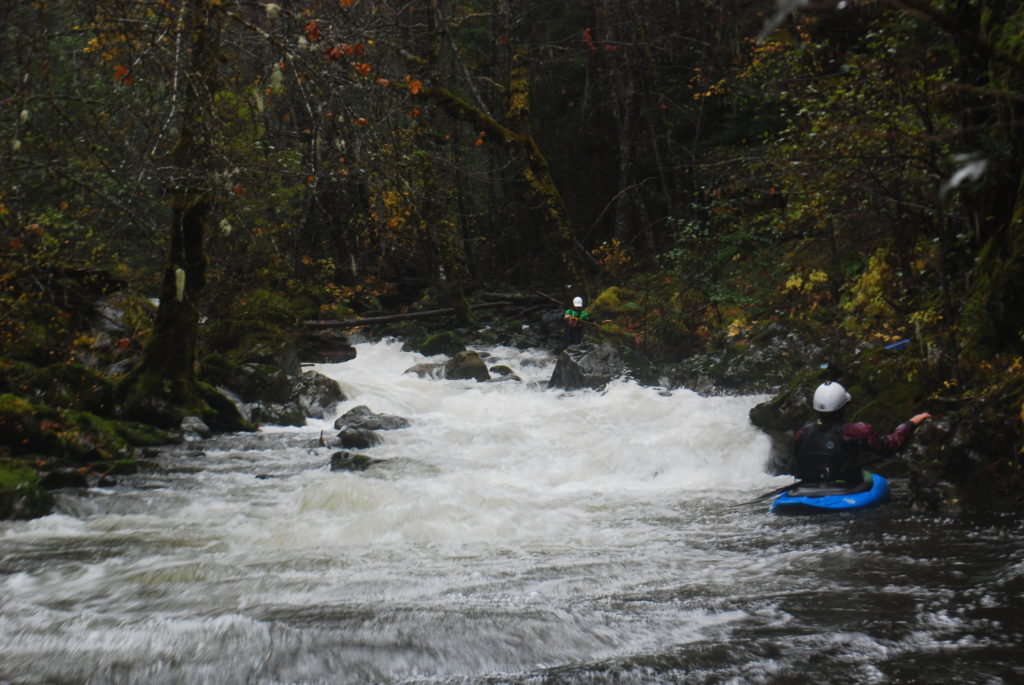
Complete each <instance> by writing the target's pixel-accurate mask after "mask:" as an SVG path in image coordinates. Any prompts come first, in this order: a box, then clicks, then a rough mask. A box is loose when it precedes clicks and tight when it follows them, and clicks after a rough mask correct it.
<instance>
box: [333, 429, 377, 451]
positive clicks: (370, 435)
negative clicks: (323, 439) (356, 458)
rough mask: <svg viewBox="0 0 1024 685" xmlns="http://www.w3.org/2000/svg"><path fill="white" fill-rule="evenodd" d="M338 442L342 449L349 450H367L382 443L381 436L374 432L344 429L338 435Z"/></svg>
mask: <svg viewBox="0 0 1024 685" xmlns="http://www.w3.org/2000/svg"><path fill="white" fill-rule="evenodd" d="M338 440H339V441H340V444H341V446H342V447H345V448H347V449H366V448H367V447H373V446H374V445H379V444H380V443H381V438H380V436H379V435H377V434H376V433H374V432H373V431H368V430H356V429H354V428H348V427H346V428H343V429H342V430H341V432H340V433H338Z"/></svg>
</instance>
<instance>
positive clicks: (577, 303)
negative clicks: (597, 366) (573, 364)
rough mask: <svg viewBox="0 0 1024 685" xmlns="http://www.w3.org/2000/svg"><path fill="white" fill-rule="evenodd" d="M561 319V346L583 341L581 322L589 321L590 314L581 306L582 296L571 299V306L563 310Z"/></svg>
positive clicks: (569, 345) (577, 343)
mask: <svg viewBox="0 0 1024 685" xmlns="http://www.w3.org/2000/svg"><path fill="white" fill-rule="evenodd" d="M562 321H563V323H564V330H563V332H562V345H563V347H571V346H572V345H579V344H580V343H581V342H583V322H584V321H590V314H589V313H588V312H587V310H585V309H584V308H583V298H582V297H579V296H576V297H574V298H573V299H572V306H571V307H569V308H568V309H566V310H565V314H564V315H563V316H562Z"/></svg>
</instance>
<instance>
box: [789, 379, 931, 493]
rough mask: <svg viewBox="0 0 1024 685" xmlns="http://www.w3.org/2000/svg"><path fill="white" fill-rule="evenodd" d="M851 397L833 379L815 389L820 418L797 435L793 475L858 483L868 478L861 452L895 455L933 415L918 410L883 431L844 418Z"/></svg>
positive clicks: (818, 480)
mask: <svg viewBox="0 0 1024 685" xmlns="http://www.w3.org/2000/svg"><path fill="white" fill-rule="evenodd" d="M850 399H851V398H850V393H848V392H846V388H844V387H843V386H842V385H840V384H839V383H835V382H833V381H827V382H825V383H822V384H821V385H819V386H818V388H817V389H816V390H815V391H814V398H813V405H814V411H815V413H816V414H817V419H816V420H815V421H812V422H811V423H808V424H807V425H805V426H803V427H802V428H800V429H799V430H797V432H796V434H795V436H794V438H795V440H796V442H795V445H794V449H793V463H794V465H793V474H792V475H794V476H796V477H797V478H799V479H800V480H801V481H802V482H804V483H834V484H837V485H846V486H852V485H857V484H859V483H861V482H863V480H864V477H863V468H862V467H863V466H864V465H865V464H862V463H860V461H859V459H858V455H859V454H860V453H861V452H864V451H867V452H871V453H873V454H875V455H877V456H878V457H888V456H892V455H894V454H896V453H897V452H899V451H900V449H902V448H903V446H904V445H905V444H906V443H907V441H908V440H910V436H911V435H913V434H914V430H915V429H916V428H917V426H918V425H919V424H920V423H921V422H922V421H925V420H927V419H930V418H931V417H932V415H931V414H929V413H928V412H923V413H921V414H917V415H915V416H913V417H911V418H910V420H908V421H904V422H903V423H901V424H900V425H898V426H897V427H896V430H894V431H893V432H892V433H891V434H889V435H879V434H878V432H877V431H876V430H875V428H874V426H872V425H871V424H869V423H863V422H858V423H846V422H845V421H844V420H843V418H844V414H845V408H846V405H847V403H849V401H850ZM876 461H877V460H876Z"/></svg>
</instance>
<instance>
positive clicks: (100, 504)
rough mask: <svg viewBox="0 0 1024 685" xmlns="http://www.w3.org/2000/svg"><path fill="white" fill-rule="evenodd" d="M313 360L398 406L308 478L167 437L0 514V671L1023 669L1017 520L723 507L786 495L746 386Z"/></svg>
mask: <svg viewBox="0 0 1024 685" xmlns="http://www.w3.org/2000/svg"><path fill="white" fill-rule="evenodd" d="M490 352H491V354H492V355H493V357H492V358H491V361H492V362H494V363H502V364H506V365H508V366H510V367H512V368H513V370H514V371H515V372H516V373H517V374H518V375H520V376H521V377H522V378H523V382H522V383H516V382H502V383H489V384H480V383H475V382H473V381H450V380H435V379H429V378H421V377H419V376H417V375H414V374H404V373H403V372H404V371H405V370H406V369H408V368H409V367H411V366H413V365H414V364H416V363H418V362H421V361H424V359H423V358H422V357H420V356H419V355H416V354H413V353H408V352H403V351H402V349H401V345H400V344H398V343H394V342H384V343H366V344H362V345H359V346H358V356H357V358H356V359H355V360H353V361H350V362H347V363H345V364H336V365H323V366H320V367H318V370H320V371H321V372H322V373H324V374H325V375H328V376H331V377H333V378H335V379H337V380H338V381H339V382H340V383H341V384H342V387H343V388H344V390H345V392H346V395H347V396H348V399H347V400H346V402H344V403H343V404H342V405H341V406H339V408H338V414H339V415H340V414H341V413H343V412H344V411H346V410H347V409H350V408H352V407H353V406H356V405H366V406H368V407H370V408H371V409H372V410H373V411H375V412H384V413H390V414H398V415H401V416H404V417H407V418H408V419H409V420H410V421H411V426H410V427H408V428H405V429H401V430H395V431H388V432H386V433H382V437H383V438H384V442H383V443H382V444H381V445H378V446H376V447H373V448H371V449H369V450H366V453H367V454H369V455H370V456H372V457H374V458H377V459H382V460H385V461H384V463H381V464H378V465H375V466H373V467H372V468H370V469H369V470H367V471H365V472H362V473H348V472H331V471H330V470H329V466H328V463H329V461H330V455H331V453H332V452H334V451H336V450H334V449H331V448H329V447H321V446H318V441H317V438H318V436H319V434H320V432H321V431H324V432H325V433H329V432H331V431H332V430H333V428H332V423H333V422H332V421H311V422H310V424H309V425H308V426H306V427H305V428H301V429H285V428H268V429H264V430H263V431H261V432H260V433H257V434H254V435H233V436H221V437H218V438H214V439H211V440H207V441H204V442H202V443H198V444H192V445H188V446H182V447H175V448H173V449H168V450H166V452H165V453H163V454H162V456H161V457H160V459H159V461H160V464H161V466H162V468H161V469H159V470H157V471H155V472H152V473H146V474H141V475H138V476H132V477H128V478H124V479H122V481H121V482H120V483H119V484H118V485H117V486H115V487H110V488H107V489H94V490H91V491H88V492H66V493H62V494H61V495H60V504H59V512H60V513H57V514H54V515H51V516H47V517H45V518H42V519H37V520H33V521H27V522H2V523H0V572H2V574H3V575H2V579H0V580H2V586H0V587H2V592H0V643H2V644H3V645H4V647H3V649H2V650H0V681H3V682H16V683H43V682H45V683H72V682H74V683H147V684H150V683H222V684H234V683H268V684H269V683H525V682H531V683H577V682H586V683H612V682H614V683H632V682H635V683H676V682H683V681H685V682H688V683H689V682H694V683H720V682H734V683H779V682H792V683H797V682H815V681H825V680H826V679H827V680H828V681H830V682H849V683H853V682H857V683H861V682H877V683H888V682H931V683H935V682H950V683H952V682H956V683H969V682H971V683H981V682H986V683H992V682H1020V681H1021V680H1022V679H1024V658H1022V657H1021V654H1022V653H1024V650H1022V642H1024V618H1022V613H1024V612H1022V611H1021V610H1022V608H1024V599H1022V596H1024V592H1022V591H1024V543H1022V541H1021V539H1022V536H1021V525H1020V524H1019V523H1017V522H1012V521H1011V522H1002V523H1001V524H1000V525H992V524H979V523H969V522H964V521H957V520H953V519H946V518H938V517H933V516H930V515H925V514H920V513H915V512H912V511H910V510H909V509H908V508H907V507H906V506H904V505H903V504H902V503H901V501H900V499H899V497H898V495H897V496H896V497H895V498H894V500H893V501H892V502H890V503H889V504H887V505H885V506H883V507H881V508H878V509H875V510H871V511H865V512H860V513H858V514H855V515H853V514H837V515H824V516H818V517H779V516H771V515H769V514H768V513H767V507H766V506H740V504H741V503H742V502H744V501H746V500H749V499H750V498H751V497H753V496H755V495H757V494H759V493H761V492H763V491H765V490H768V489H772V488H773V487H777V486H778V485H779V484H781V483H784V482H785V481H784V480H780V479H778V478H772V477H770V476H768V475H766V474H765V473H764V472H763V469H762V466H763V464H764V463H765V461H766V459H767V456H768V451H769V443H768V439H767V438H766V437H765V436H764V435H763V434H761V433H760V432H759V431H757V430H756V429H755V428H753V427H752V426H751V425H750V424H749V422H748V420H747V412H748V410H749V409H750V407H751V406H753V404H754V403H755V402H757V401H758V400H759V399H761V398H755V397H701V396H699V395H697V394H694V393H692V392H689V391H686V390H677V391H675V392H672V393H667V392H664V391H659V390H658V389H652V388H642V387H639V386H637V385H635V384H633V383H631V382H626V381H622V382H617V383H614V384H613V385H612V386H610V387H609V388H608V389H607V390H605V391H604V392H596V391H585V392H571V393H566V392H564V391H559V390H549V389H546V387H545V381H546V380H547V378H548V377H550V375H551V370H552V362H553V359H551V358H550V356H548V355H547V354H546V353H542V352H537V351H526V352H523V351H518V350H512V349H507V348H499V349H495V350H491V351H490Z"/></svg>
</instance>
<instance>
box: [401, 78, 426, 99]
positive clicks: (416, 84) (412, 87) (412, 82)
mask: <svg viewBox="0 0 1024 685" xmlns="http://www.w3.org/2000/svg"><path fill="white" fill-rule="evenodd" d="M405 83H406V85H408V86H409V92H410V93H412V94H413V95H416V94H417V93H419V92H420V91H421V90H423V83H422V82H420V81H417V80H416V79H414V78H413V77H412V76H409V75H408V74H406V75H405Z"/></svg>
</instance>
